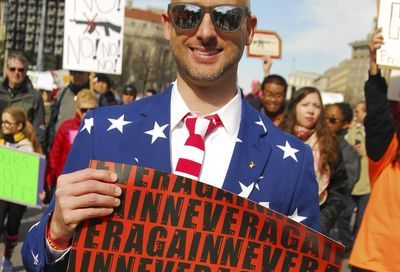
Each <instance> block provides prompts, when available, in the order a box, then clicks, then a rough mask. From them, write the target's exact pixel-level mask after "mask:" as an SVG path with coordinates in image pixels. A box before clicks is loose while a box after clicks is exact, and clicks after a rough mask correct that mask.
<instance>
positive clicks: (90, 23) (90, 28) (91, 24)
mask: <svg viewBox="0 0 400 272" xmlns="http://www.w3.org/2000/svg"><path fill="white" fill-rule="evenodd" d="M96 16H97V14H96V15H95V16H94V17H93V19H92V20H90V19H88V17H87V16H86V15H85V17H86V18H87V20H76V19H74V20H70V22H75V23H76V24H78V25H86V26H87V27H86V29H85V31H84V32H83V33H86V32H88V33H89V34H92V33H93V32H94V31H96V32H97V33H98V31H97V29H96V27H104V32H105V34H106V36H110V29H111V30H112V31H115V32H117V33H121V29H122V28H121V26H119V25H116V24H113V23H110V22H109V21H107V20H106V21H96Z"/></svg>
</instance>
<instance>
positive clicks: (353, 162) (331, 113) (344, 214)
mask: <svg viewBox="0 0 400 272" xmlns="http://www.w3.org/2000/svg"><path fill="white" fill-rule="evenodd" d="M325 114H326V120H327V122H328V127H329V129H330V130H331V131H332V132H333V133H334V134H335V135H336V137H337V140H338V142H339V147H340V150H341V152H342V155H343V163H344V166H345V168H346V172H347V176H348V178H347V182H348V188H347V189H348V192H349V193H350V192H351V191H352V190H353V187H354V184H355V183H356V182H357V180H358V179H359V178H360V171H361V162H360V155H359V154H358V152H357V150H356V149H355V148H354V147H353V146H351V145H350V144H349V143H348V142H347V140H346V139H345V136H346V135H347V132H348V128H349V126H350V123H351V121H352V120H353V110H352V108H351V106H350V104H348V103H335V104H330V105H327V106H326V107H325ZM355 207H356V206H355V203H354V200H353V198H352V197H351V195H350V194H348V195H346V199H345V207H344V209H343V210H342V211H341V213H340V215H339V220H338V229H339V238H340V241H341V242H342V243H343V244H344V245H345V247H346V249H345V254H346V257H347V256H348V254H349V253H350V250H351V247H352V244H353V240H354V237H353V233H352V230H351V227H350V219H351V216H352V214H353V210H354V209H355Z"/></svg>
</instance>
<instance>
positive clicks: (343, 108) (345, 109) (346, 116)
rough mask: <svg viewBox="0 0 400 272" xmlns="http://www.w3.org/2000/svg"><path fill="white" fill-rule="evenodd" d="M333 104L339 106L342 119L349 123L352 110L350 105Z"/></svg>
mask: <svg viewBox="0 0 400 272" xmlns="http://www.w3.org/2000/svg"><path fill="white" fill-rule="evenodd" d="M333 105H336V106H338V107H339V109H340V110H341V111H342V113H343V121H344V122H347V123H351V121H352V120H353V110H352V109H351V105H350V104H349V103H345V102H342V103H335V104H333Z"/></svg>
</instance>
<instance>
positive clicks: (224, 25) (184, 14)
mask: <svg viewBox="0 0 400 272" xmlns="http://www.w3.org/2000/svg"><path fill="white" fill-rule="evenodd" d="M206 12H207V13H209V14H210V16H211V20H212V22H213V24H214V26H215V27H216V28H217V29H219V30H220V31H222V32H234V31H236V30H238V29H239V27H240V26H241V24H242V21H243V18H244V16H245V15H249V14H250V11H249V9H248V8H247V7H239V6H233V5H219V6H212V7H204V6H200V5H197V4H188V3H176V4H169V5H168V14H169V16H170V17H171V19H172V24H173V26H174V27H175V28H176V29H179V30H183V31H192V30H195V29H197V28H198V27H199V25H200V24H201V21H202V20H203V17H204V14H205V13H206Z"/></svg>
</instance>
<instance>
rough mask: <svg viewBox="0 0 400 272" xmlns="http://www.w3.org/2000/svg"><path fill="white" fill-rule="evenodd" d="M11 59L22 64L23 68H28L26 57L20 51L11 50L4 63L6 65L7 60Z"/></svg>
mask: <svg viewBox="0 0 400 272" xmlns="http://www.w3.org/2000/svg"><path fill="white" fill-rule="evenodd" d="M12 59H17V60H19V61H20V62H22V64H23V65H24V68H25V70H26V69H27V68H28V59H27V58H26V57H25V56H24V55H23V54H22V53H20V52H11V53H10V54H9V55H8V57H7V61H6V64H7V66H8V62H9V61H10V60H12Z"/></svg>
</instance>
